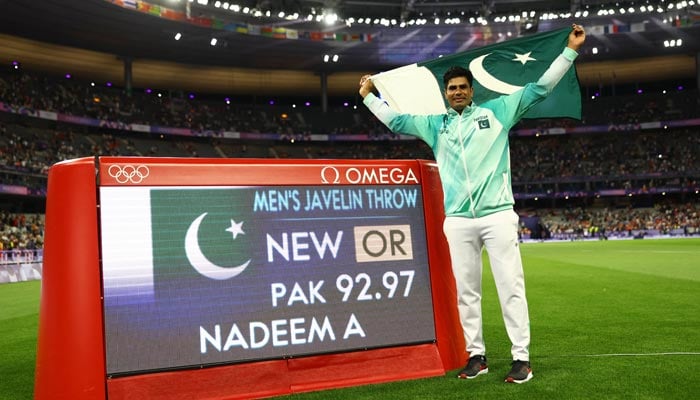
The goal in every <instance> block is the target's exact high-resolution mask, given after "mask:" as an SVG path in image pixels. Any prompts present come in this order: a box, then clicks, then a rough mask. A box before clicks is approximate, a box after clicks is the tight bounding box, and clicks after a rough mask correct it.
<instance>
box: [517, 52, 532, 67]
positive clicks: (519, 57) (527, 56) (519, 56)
mask: <svg viewBox="0 0 700 400" xmlns="http://www.w3.org/2000/svg"><path fill="white" fill-rule="evenodd" d="M530 54H532V52H531V51H528V52H527V53H525V54H518V53H515V58H514V59H513V61H520V63H521V64H523V65H525V63H526V62H528V61H537V59H535V58H532V57H530Z"/></svg>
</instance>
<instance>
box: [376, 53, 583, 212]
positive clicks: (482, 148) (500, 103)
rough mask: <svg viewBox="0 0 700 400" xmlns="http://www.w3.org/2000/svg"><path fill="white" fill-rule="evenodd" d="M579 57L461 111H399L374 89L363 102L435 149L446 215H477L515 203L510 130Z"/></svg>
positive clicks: (565, 57)
mask: <svg viewBox="0 0 700 400" xmlns="http://www.w3.org/2000/svg"><path fill="white" fill-rule="evenodd" d="M577 56H578V53H576V52H575V51H574V50H572V49H570V48H568V47H567V48H564V51H563V52H562V54H561V55H559V56H558V57H557V58H556V59H555V60H554V61H553V62H552V64H551V65H550V67H549V69H548V70H547V71H546V72H545V73H544V74H543V75H542V77H540V79H539V80H538V81H537V82H534V83H529V84H527V85H525V86H524V87H523V88H522V89H520V90H518V91H517V92H515V93H513V94H510V95H506V96H501V97H498V98H495V99H493V100H489V101H487V102H485V103H483V104H480V105H476V104H474V103H473V102H472V104H471V105H470V106H468V107H466V108H465V109H464V110H463V111H462V113H461V114H459V113H457V112H456V111H455V110H453V109H452V108H450V109H448V110H447V112H446V113H445V114H440V115H411V114H399V113H397V112H395V111H394V110H392V109H391V108H389V106H388V105H387V104H386V102H384V101H382V100H381V99H379V98H378V97H376V96H375V95H374V94H372V93H370V94H368V95H367V96H366V97H365V99H364V104H365V105H366V106H367V107H368V108H369V110H370V111H371V112H372V113H373V114H374V115H376V116H377V118H379V120H380V121H382V122H383V123H384V124H385V125H386V126H387V127H388V128H389V129H390V130H391V131H392V132H396V133H404V134H408V135H413V136H416V137H418V138H420V139H422V140H423V141H425V142H426V143H427V144H428V146H430V148H431V149H432V150H433V153H434V154H435V160H436V161H437V164H438V168H439V171H440V180H441V181H442V189H443V192H444V202H445V215H447V216H461V217H467V218H478V217H483V216H486V215H490V214H493V213H495V212H498V211H503V210H508V209H512V208H513V204H514V202H515V201H514V199H513V189H512V186H511V170H510V148H509V145H508V132H509V131H510V129H511V128H512V127H513V125H515V124H516V123H517V122H518V121H519V120H520V118H522V116H523V114H525V112H526V111H527V110H529V109H530V108H531V107H532V106H533V105H535V104H537V103H538V102H540V101H542V100H543V99H544V98H545V97H546V96H547V95H548V94H549V93H551V91H552V90H553V89H554V87H555V86H556V85H557V83H559V80H561V78H562V77H563V76H564V74H565V73H566V71H567V70H568V69H569V68H570V67H571V65H572V64H573V61H574V60H575V59H576V57H577Z"/></svg>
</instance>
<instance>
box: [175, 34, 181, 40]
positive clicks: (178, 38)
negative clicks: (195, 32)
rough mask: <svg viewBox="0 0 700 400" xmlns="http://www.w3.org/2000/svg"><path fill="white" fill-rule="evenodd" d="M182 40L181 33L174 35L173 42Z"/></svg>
mask: <svg viewBox="0 0 700 400" xmlns="http://www.w3.org/2000/svg"><path fill="white" fill-rule="evenodd" d="M181 38H182V33H180V32H178V33H176V34H175V40H180V39H181Z"/></svg>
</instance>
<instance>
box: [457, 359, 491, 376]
mask: <svg viewBox="0 0 700 400" xmlns="http://www.w3.org/2000/svg"><path fill="white" fill-rule="evenodd" d="M488 372H489V367H488V365H486V357H485V356H473V357H471V358H469V361H468V362H467V365H466V366H465V367H464V369H463V370H461V371H459V373H458V374H457V378H459V379H474V378H476V377H477V376H479V375H481V374H485V373H488Z"/></svg>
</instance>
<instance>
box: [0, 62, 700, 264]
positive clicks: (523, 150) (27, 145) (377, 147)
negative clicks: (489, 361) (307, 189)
mask: <svg viewBox="0 0 700 400" xmlns="http://www.w3.org/2000/svg"><path fill="white" fill-rule="evenodd" d="M698 101H700V98H699V97H698V93H697V90H695V91H693V90H685V91H683V92H680V91H678V92H675V93H668V94H658V93H657V94H652V93H647V94H640V95H630V96H617V97H607V98H606V97H596V96H594V97H593V98H591V99H590V100H589V101H586V102H584V120H583V121H581V122H578V121H576V122H574V121H570V120H545V121H540V120H535V121H524V122H522V123H521V125H519V128H533V127H534V128H542V129H546V128H551V127H553V126H554V124H559V126H563V127H567V126H572V125H574V124H579V125H580V124H584V125H585V124H591V125H595V124H607V125H609V126H610V129H609V130H608V131H607V132H601V133H586V134H564V135H532V136H512V137H511V162H512V165H513V168H512V170H513V177H512V180H513V187H514V190H515V191H516V192H517V193H520V194H525V195H527V194H531V193H538V194H539V193H544V194H546V195H551V196H554V195H555V194H556V193H562V192H566V193H569V192H570V193H585V196H590V195H591V194H592V193H600V192H601V191H604V190H611V189H620V190H623V191H632V190H633V191H635V193H654V194H658V192H659V191H662V190H669V191H670V192H676V193H688V195H687V196H688V197H689V198H690V199H691V200H690V201H689V199H688V198H687V197H686V196H685V195H682V196H681V197H680V201H679V202H676V203H675V204H664V205H661V206H660V205H656V206H655V207H647V208H639V209H637V208H604V207H599V208H596V209H591V208H588V207H583V208H582V207H574V208H567V209H561V208H552V209H546V210H540V211H539V215H538V217H539V221H540V225H541V227H542V228H541V229H540V230H541V231H542V232H547V234H548V235H550V237H563V236H566V237H569V236H570V237H585V236H590V235H592V234H593V235H598V236H600V235H603V236H610V235H618V234H619V235H622V234H623V233H627V234H629V233H631V232H633V231H637V230H654V231H656V232H659V233H661V234H663V233H671V232H678V229H684V232H685V233H686V234H688V233H696V232H698V207H697V205H696V204H695V203H696V202H697V199H698V194H697V193H696V192H697V188H699V187H700V183H699V182H698V179H700V126H693V125H692V124H691V125H689V126H684V127H677V128H672V129H671V128H668V126H659V127H658V128H656V129H644V130H642V129H640V124H642V123H644V122H648V121H663V120H669V119H676V120H681V119H693V118H696V119H697V118H699V117H700V111H699V110H700V106H699V103H698ZM0 102H1V103H3V104H4V105H5V107H7V108H10V109H12V110H15V112H14V113H8V112H0V187H2V192H5V193H7V192H8V190H9V192H11V193H14V190H16V188H20V189H25V190H26V193H25V194H26V195H33V196H42V195H45V190H46V177H47V174H48V170H49V167H50V166H51V165H53V164H54V163H56V162H59V161H62V160H66V159H72V158H78V157H86V156H94V155H114V156H132V155H133V156H175V157H238V158H241V157H256V158H269V157H276V158H331V159H334V158H335V159H417V158H419V159H430V158H432V154H431V153H430V151H429V149H428V148H427V147H426V146H425V145H424V144H423V143H422V142H420V141H416V140H396V139H397V138H396V137H394V136H393V135H391V134H390V133H389V132H388V130H387V129H386V128H385V127H384V126H382V125H381V123H379V122H378V121H377V120H376V119H375V118H373V117H372V116H371V115H370V114H369V113H368V112H367V111H366V110H365V109H364V107H363V106H361V105H360V106H359V107H356V108H355V107H351V106H349V105H347V104H346V105H343V106H340V107H331V108H330V109H329V110H328V111H327V112H325V113H323V112H321V111H320V109H319V108H318V107H311V106H306V105H304V104H302V103H299V104H298V106H297V107H292V106H290V105H289V104H287V105H280V104H273V103H274V102H273V101H268V100H265V102H264V104H256V103H255V102H249V103H247V104H245V103H243V104H240V103H234V102H232V101H230V99H228V100H227V101H223V100H216V101H213V100H209V99H204V98H203V99H199V98H195V97H194V96H188V95H185V94H184V93H176V94H173V93H170V92H165V95H162V94H158V93H157V91H150V92H149V93H147V92H146V91H138V92H134V93H133V94H130V95H127V94H125V92H124V91H123V90H121V89H118V88H114V87H108V86H101V85H94V84H86V83H85V82H79V81H75V80H72V79H56V78H51V77H46V76H39V75H35V74H32V73H27V72H23V71H19V72H18V71H12V72H5V73H0ZM640 104H641V105H642V106H640ZM23 110H24V111H29V113H30V114H31V112H35V111H38V110H43V111H48V112H52V113H61V114H67V115H73V116H78V117H88V118H94V119H100V120H107V121H113V122H118V123H121V124H143V125H151V126H165V127H173V128H186V129H191V130H194V131H198V132H205V131H212V132H219V133H220V132H224V131H225V132H250V133H275V134H277V135H278V136H277V137H278V140H272V141H271V140H240V139H227V138H225V137H222V136H221V135H219V134H215V135H204V136H202V137H192V136H174V135H163V134H152V133H143V132H140V133H136V132H130V131H122V130H119V129H114V128H105V127H101V128H99V127H88V126H83V125H78V124H68V123H62V122H56V121H48V120H42V119H39V118H30V117H25V116H23V115H22V114H25V113H24V112H22V111H23ZM317 134H323V135H327V137H329V138H331V139H332V138H334V137H336V136H338V135H363V137H364V138H370V139H374V140H357V141H336V140H327V141H312V140H310V139H311V138H312V137H313V135H317ZM625 193H626V192H625ZM664 194H665V193H664ZM0 218H1V221H0V223H2V228H3V229H2V242H0V246H2V248H0V250H8V249H33V248H37V247H41V246H42V242H43V240H42V236H43V234H42V232H43V228H42V226H43V225H42V224H43V218H42V217H41V216H40V215H33V214H22V213H12V214H10V213H8V212H6V211H3V212H2V214H0ZM523 233H524V234H526V235H532V234H533V232H531V229H530V228H529V227H523ZM539 234H540V233H539V232H538V235H539ZM542 235H544V233H542Z"/></svg>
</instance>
